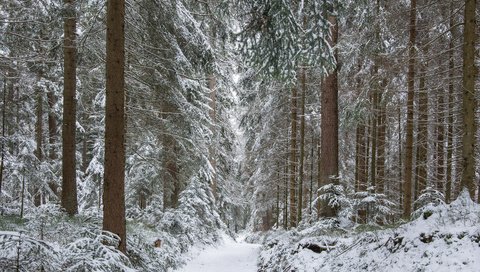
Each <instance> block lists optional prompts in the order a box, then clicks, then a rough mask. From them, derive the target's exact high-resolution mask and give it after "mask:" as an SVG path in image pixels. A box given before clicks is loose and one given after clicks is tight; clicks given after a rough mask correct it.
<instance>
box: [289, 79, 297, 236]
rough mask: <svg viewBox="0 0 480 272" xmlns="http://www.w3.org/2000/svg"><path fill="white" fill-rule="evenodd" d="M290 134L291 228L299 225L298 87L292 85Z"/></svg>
mask: <svg viewBox="0 0 480 272" xmlns="http://www.w3.org/2000/svg"><path fill="white" fill-rule="evenodd" d="M291 103H292V104H291V120H290V121H291V135H290V161H289V164H290V188H289V189H290V228H295V227H296V226H297V210H296V209H297V196H296V192H295V191H296V186H297V183H296V179H297V171H296V169H297V87H296V86H294V87H292V98H291Z"/></svg>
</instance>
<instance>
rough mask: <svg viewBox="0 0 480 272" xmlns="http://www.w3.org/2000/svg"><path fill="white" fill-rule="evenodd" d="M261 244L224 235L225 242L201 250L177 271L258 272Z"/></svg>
mask: <svg viewBox="0 0 480 272" xmlns="http://www.w3.org/2000/svg"><path fill="white" fill-rule="evenodd" d="M260 246H261V245H258V244H248V243H246V242H243V241H241V242H236V241H235V240H233V239H232V238H230V237H224V241H223V243H221V244H219V245H217V246H214V247H208V248H207V249H205V250H203V251H201V252H199V254H198V255H197V256H195V257H193V259H192V260H190V261H189V262H187V265H186V266H184V267H182V268H180V269H179V270H177V272H256V271H257V258H258V253H259V251H260Z"/></svg>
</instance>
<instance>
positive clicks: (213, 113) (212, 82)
mask: <svg viewBox="0 0 480 272" xmlns="http://www.w3.org/2000/svg"><path fill="white" fill-rule="evenodd" d="M216 85H217V81H216V79H215V76H214V75H213V72H212V74H211V75H209V77H208V88H209V89H210V108H211V110H210V119H211V121H212V128H211V129H212V133H213V135H212V136H213V138H212V142H211V144H210V150H209V153H210V154H209V155H210V164H211V165H212V168H213V178H212V181H211V182H212V183H211V188H212V193H213V196H214V198H215V199H217V197H218V196H217V158H216V156H217V150H216V144H217V131H216V126H217V86H216Z"/></svg>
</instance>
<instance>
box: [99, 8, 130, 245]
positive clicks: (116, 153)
mask: <svg viewBox="0 0 480 272" xmlns="http://www.w3.org/2000/svg"><path fill="white" fill-rule="evenodd" d="M124 20H125V1H124V0H107V58H106V73H107V75H106V79H107V80H106V103H105V104H106V106H105V113H106V117H105V174H104V175H105V177H104V179H105V181H104V190H103V229H104V230H106V231H110V232H112V233H115V234H116V235H118V236H119V237H120V243H119V245H118V248H119V250H121V251H122V252H124V253H126V246H127V240H126V227H125V70H124V68H125V67H124V63H125V36H124V35H125V32H124V31H125V21H124Z"/></svg>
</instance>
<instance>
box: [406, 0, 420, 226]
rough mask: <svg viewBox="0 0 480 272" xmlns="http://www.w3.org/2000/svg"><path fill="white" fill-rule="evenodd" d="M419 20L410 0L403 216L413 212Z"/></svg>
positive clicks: (415, 8) (414, 1)
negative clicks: (415, 95)
mask: <svg viewBox="0 0 480 272" xmlns="http://www.w3.org/2000/svg"><path fill="white" fill-rule="evenodd" d="M416 21H417V1H416V0H411V1H410V25H409V33H410V34H409V43H408V47H409V50H408V74H407V92H408V94H407V128H406V139H405V161H404V170H405V172H404V175H403V176H404V178H405V180H404V183H403V193H404V198H403V217H404V218H410V214H411V212H412V169H413V99H414V93H415V90H414V88H415V55H416V53H415V43H416V42H415V40H416Z"/></svg>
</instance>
